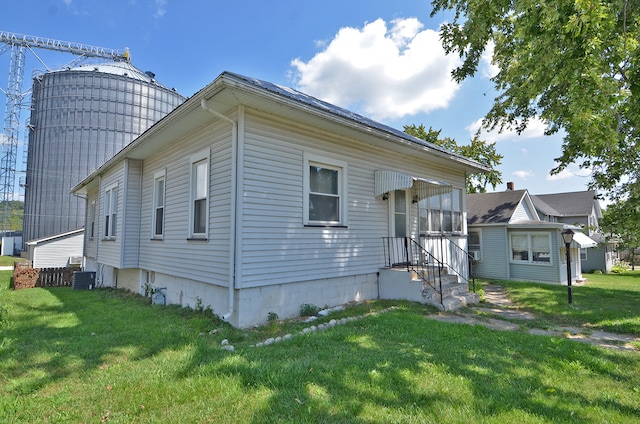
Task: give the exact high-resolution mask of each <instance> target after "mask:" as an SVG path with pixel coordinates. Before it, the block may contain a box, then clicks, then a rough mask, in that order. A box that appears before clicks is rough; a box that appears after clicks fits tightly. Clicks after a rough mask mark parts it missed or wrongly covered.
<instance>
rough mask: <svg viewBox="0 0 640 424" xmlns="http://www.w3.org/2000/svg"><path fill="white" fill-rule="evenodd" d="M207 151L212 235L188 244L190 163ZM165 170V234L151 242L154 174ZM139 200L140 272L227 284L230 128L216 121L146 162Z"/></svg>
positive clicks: (210, 230) (210, 232)
mask: <svg viewBox="0 0 640 424" xmlns="http://www.w3.org/2000/svg"><path fill="white" fill-rule="evenodd" d="M203 150H208V151H209V234H208V240H189V199H190V196H189V190H190V160H189V159H190V156H191V155H193V154H195V153H197V152H201V151H203ZM161 170H164V171H165V173H166V174H165V209H164V236H163V238H162V239H152V235H151V232H152V228H151V225H152V213H153V209H152V203H153V184H154V174H155V173H156V172H158V171H161ZM141 202H142V203H141V207H140V208H139V209H140V221H139V222H140V224H139V228H140V230H139V249H140V254H139V267H140V268H142V269H146V270H152V271H155V272H157V273H163V274H166V275H170V276H175V277H184V278H187V279H191V280H195V281H200V282H203V283H207V284H214V285H220V286H228V283H229V267H230V260H231V256H230V253H229V246H230V236H231V232H230V227H231V126H230V124H228V123H226V122H216V123H214V124H213V125H212V126H210V127H207V128H205V129H204V130H202V131H199V132H197V133H195V134H192V135H190V136H188V137H186V138H184V139H181V140H178V141H177V142H176V143H173V144H172V145H171V146H170V147H169V148H168V149H166V150H164V151H162V152H157V154H155V155H154V156H152V157H151V158H149V159H147V160H145V161H144V172H143V176H142V193H141ZM201 297H202V296H201ZM168 300H169V299H168Z"/></svg>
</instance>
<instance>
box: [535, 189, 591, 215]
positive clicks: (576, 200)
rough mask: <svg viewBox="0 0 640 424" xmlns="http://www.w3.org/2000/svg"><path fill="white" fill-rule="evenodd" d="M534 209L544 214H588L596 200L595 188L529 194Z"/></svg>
mask: <svg viewBox="0 0 640 424" xmlns="http://www.w3.org/2000/svg"><path fill="white" fill-rule="evenodd" d="M531 200H532V201H533V204H534V205H535V207H536V209H538V210H539V211H541V212H542V213H544V214H545V215H552V216H578V215H589V214H590V213H591V209H592V208H593V203H594V201H595V200H596V192H595V190H588V191H574V192H569V193H554V194H539V195H535V196H533V195H532V196H531Z"/></svg>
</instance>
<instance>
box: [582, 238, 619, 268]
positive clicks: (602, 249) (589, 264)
mask: <svg viewBox="0 0 640 424" xmlns="http://www.w3.org/2000/svg"><path fill="white" fill-rule="evenodd" d="M606 249H607V245H606V244H598V246H597V247H591V248H589V249H584V250H586V252H587V259H586V260H584V261H582V272H590V271H594V270H596V269H599V270H600V271H602V272H604V273H607V272H609V271H611V267H612V263H611V262H610V261H607V258H608V257H610V256H611V255H607V253H606Z"/></svg>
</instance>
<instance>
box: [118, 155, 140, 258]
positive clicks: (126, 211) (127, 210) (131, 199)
mask: <svg viewBox="0 0 640 424" xmlns="http://www.w3.org/2000/svg"><path fill="white" fill-rule="evenodd" d="M124 174H125V175H126V178H125V179H124V182H123V187H122V202H123V203H122V208H119V209H120V210H122V211H123V214H122V219H121V221H122V224H121V225H122V233H121V238H122V261H121V262H122V264H121V267H122V268H129V267H137V266H138V253H139V251H140V249H139V240H140V205H141V196H142V193H141V190H142V161H135V160H131V159H128V160H127V161H126V162H125V170H124ZM116 236H117V234H116Z"/></svg>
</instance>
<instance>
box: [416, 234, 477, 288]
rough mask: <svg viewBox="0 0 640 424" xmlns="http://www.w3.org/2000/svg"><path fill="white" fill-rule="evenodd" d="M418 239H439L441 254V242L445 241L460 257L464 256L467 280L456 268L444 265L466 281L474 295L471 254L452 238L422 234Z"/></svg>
mask: <svg viewBox="0 0 640 424" xmlns="http://www.w3.org/2000/svg"><path fill="white" fill-rule="evenodd" d="M420 238H424V239H439V240H440V251H441V252H443V251H444V247H443V242H444V240H446V241H447V243H448V245H449V246H452V247H453V248H454V249H455V250H456V251H458V252H460V253H461V254H462V255H464V257H466V259H467V264H468V266H469V277H468V278H467V277H465V276H464V275H463V274H461V273H460V272H459V271H458V269H457V268H456V267H453V266H451V265H449V264H448V263H447V264H446V265H447V268H448V269H449V270H451V271H453V273H454V274H456V275H457V276H459V277H460V278H461V279H462V280H464V281H466V282H467V284H469V283H471V286H472V290H473V292H474V293H475V291H476V279H475V275H474V273H473V262H474V258H473V255H472V254H471V253H469V251H468V250H466V249H464V248H462V247H461V246H460V245H459V244H458V243H456V242H455V240H453V239H452V238H450V237H449V236H447V235H446V234H438V235H425V234H422V235H420ZM443 256H444V255H441V257H443Z"/></svg>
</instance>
